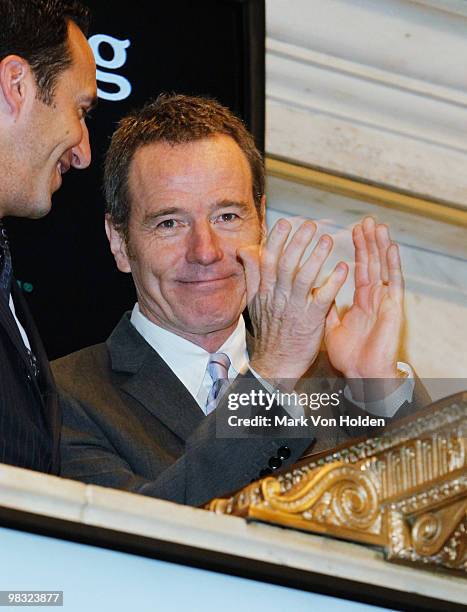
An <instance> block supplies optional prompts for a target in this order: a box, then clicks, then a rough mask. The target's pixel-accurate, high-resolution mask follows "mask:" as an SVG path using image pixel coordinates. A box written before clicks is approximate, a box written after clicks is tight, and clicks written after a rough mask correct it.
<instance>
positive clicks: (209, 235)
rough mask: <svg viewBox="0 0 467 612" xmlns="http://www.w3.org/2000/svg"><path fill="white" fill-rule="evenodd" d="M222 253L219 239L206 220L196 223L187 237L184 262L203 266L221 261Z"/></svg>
mask: <svg viewBox="0 0 467 612" xmlns="http://www.w3.org/2000/svg"><path fill="white" fill-rule="evenodd" d="M222 257H223V251H222V248H221V245H220V241H219V237H218V236H217V234H216V232H215V230H214V229H213V227H212V225H211V223H210V222H209V221H208V220H206V221H203V222H202V223H196V224H195V225H194V226H193V228H192V229H191V231H190V233H189V235H188V245H187V252H186V260H187V261H188V262H189V263H197V264H201V265H204V266H208V265H209V264H212V263H215V262H216V261H219V260H221V259H222Z"/></svg>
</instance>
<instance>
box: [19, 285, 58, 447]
mask: <svg viewBox="0 0 467 612" xmlns="http://www.w3.org/2000/svg"><path fill="white" fill-rule="evenodd" d="M11 293H12V295H13V300H14V304H15V311H16V315H17V317H18V319H19V320H20V321H21V325H22V326H23V327H24V330H25V332H26V334H27V336H28V340H29V343H30V345H31V349H32V351H33V353H34V355H35V356H36V359H37V364H38V367H39V377H38V379H37V378H36V377H35V376H34V372H33V371H32V368H31V362H30V360H29V356H28V354H27V352H26V348H25V346H24V342H23V339H22V338H21V336H20V334H19V330H18V327H17V326H16V324H15V328H16V331H17V335H18V337H19V342H20V345H19V346H20V353H21V355H22V356H23V359H24V361H25V363H26V366H27V368H28V371H29V373H30V376H31V381H32V384H33V386H34V387H35V389H36V391H37V393H38V395H39V397H40V399H41V402H42V405H43V410H42V416H43V418H44V421H45V424H46V427H47V429H48V431H50V432H52V433H55V432H57V431H59V429H60V424H61V416H60V407H59V404H58V397H57V390H56V386H55V381H54V378H53V375H52V371H51V369H50V365H49V359H48V357H47V354H46V352H45V348H44V345H43V344H42V340H41V338H40V336H39V332H38V330H37V327H36V325H35V323H34V320H33V318H32V317H31V313H30V312H29V308H28V306H27V304H26V301H25V299H24V296H23V294H22V292H21V290H20V289H19V288H18V287H17V286H16V283H14V284H13V287H12V291H11ZM10 312H11V311H10ZM58 441H59V436H58V435H54V444H55V446H56V448H55V453H54V457H58V446H57V445H58Z"/></svg>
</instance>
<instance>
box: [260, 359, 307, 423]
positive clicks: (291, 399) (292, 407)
mask: <svg viewBox="0 0 467 612" xmlns="http://www.w3.org/2000/svg"><path fill="white" fill-rule="evenodd" d="M248 367H249V369H250V371H251V373H252V374H253V376H254V377H255V378H256V379H257V380H259V382H260V383H261V384H262V385H263V387H264V388H265V389H266V391H267V392H268V393H270V394H271V395H276V394H277V389H276V388H275V387H273V386H272V385H271V384H270V383H269V382H268V381H267V380H265V379H264V378H261V376H260V375H259V374H258V372H255V370H253V368H252V367H251V366H250V365H249V366H248ZM287 399H288V401H287V402H283V403H281V406H282V408H283V409H284V410H285V411H286V412H287V413H288V414H289V416H291V417H293V418H294V419H296V418H300V417H302V416H305V409H304V408H303V406H302V405H300V404H298V403H297V401H296V396H295V393H291V394H288V398H287Z"/></svg>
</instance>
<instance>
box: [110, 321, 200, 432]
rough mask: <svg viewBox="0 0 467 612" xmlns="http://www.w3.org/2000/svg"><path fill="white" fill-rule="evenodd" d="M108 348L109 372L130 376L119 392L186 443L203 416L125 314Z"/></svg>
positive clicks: (192, 399)
mask: <svg viewBox="0 0 467 612" xmlns="http://www.w3.org/2000/svg"><path fill="white" fill-rule="evenodd" d="M107 347H108V350H109V353H110V357H111V362H112V369H113V370H114V371H115V372H126V373H128V374H130V376H129V377H128V378H126V380H125V381H124V382H123V383H122V384H121V389H122V390H123V391H125V392H126V393H128V394H129V395H131V396H132V397H133V398H134V399H136V400H137V401H138V402H140V403H141V404H142V405H143V406H145V408H146V409H147V410H148V411H149V412H150V413H151V414H153V415H154V416H155V417H156V418H157V419H158V420H159V421H161V422H162V423H163V424H164V425H165V426H166V427H168V428H169V429H170V430H171V431H173V432H174V433H175V434H176V435H177V436H178V437H179V438H181V439H182V440H186V439H187V438H188V437H189V436H190V435H191V434H192V433H193V430H194V429H195V428H196V427H197V426H198V425H199V424H200V423H201V422H202V421H203V419H204V418H205V415H204V414H203V412H202V410H201V409H200V407H199V406H198V404H197V403H196V401H195V400H194V398H193V396H192V395H191V393H189V391H188V390H187V389H186V387H185V385H183V383H182V382H181V381H180V380H179V378H178V377H177V376H176V375H175V374H174V373H173V372H172V370H171V369H170V368H169V367H168V365H167V364H166V363H165V361H164V360H163V359H162V358H161V357H160V356H159V355H158V353H157V352H156V351H155V350H154V349H153V348H152V347H151V346H150V345H149V344H148V343H147V342H146V340H144V338H143V337H142V336H141V335H140V334H139V333H138V332H137V331H136V329H135V328H134V327H133V325H132V324H131V323H130V320H129V314H128V313H127V314H125V315H124V316H123V318H122V319H121V321H120V323H119V324H118V325H117V327H116V328H115V330H114V332H113V333H112V335H111V336H110V338H109V339H108V341H107Z"/></svg>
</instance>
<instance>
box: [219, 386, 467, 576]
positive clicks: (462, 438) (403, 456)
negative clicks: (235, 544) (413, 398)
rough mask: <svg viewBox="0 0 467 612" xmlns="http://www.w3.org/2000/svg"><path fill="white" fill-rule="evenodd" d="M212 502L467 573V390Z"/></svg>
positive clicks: (248, 515) (221, 508) (398, 558)
mask: <svg viewBox="0 0 467 612" xmlns="http://www.w3.org/2000/svg"><path fill="white" fill-rule="evenodd" d="M207 507H208V509H210V510H212V511H215V512H220V513H224V514H233V515H236V516H243V517H245V518H248V519H251V520H261V521H265V522H269V523H275V524H280V525H282V526H285V527H293V528H297V529H301V530H305V531H311V532H315V533H325V534H327V535H333V536H335V537H339V538H345V539H348V540H352V541H356V542H364V543H368V544H377V545H381V546H382V547H383V548H384V551H385V554H386V557H387V558H388V559H389V560H391V561H397V562H405V563H407V562H410V563H418V564H422V565H424V566H438V567H443V568H445V569H450V570H456V571H461V572H467V393H461V394H457V395H456V396H452V397H450V398H446V399H445V400H442V401H440V402H438V403H436V404H434V405H432V406H431V407H430V409H428V410H426V411H424V412H423V413H419V414H418V415H417V416H416V417H414V418H412V419H411V420H406V421H404V422H403V423H402V424H400V425H399V426H397V427H393V428H392V429H391V430H388V431H386V432H385V433H384V434H383V435H381V436H379V437H377V438H371V439H367V440H362V441H360V442H357V443H354V444H348V445H347V446H345V447H343V448H341V449H339V450H337V451H335V452H333V453H330V454H329V455H326V456H322V457H320V458H319V459H317V460H316V459H313V458H312V457H311V458H310V459H308V460H302V461H301V462H300V464H298V465H296V466H294V467H293V468H292V469H291V470H290V471H288V472H286V473H282V474H280V475H278V476H277V477H273V476H269V477H267V478H265V479H263V480H261V481H259V482H256V483H253V484H252V485H249V486H248V487H245V488H244V489H243V490H242V491H240V492H239V493H237V494H236V495H234V496H233V497H230V498H228V499H219V500H213V501H212V502H211V503H210V504H209V505H208V506H207Z"/></svg>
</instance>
